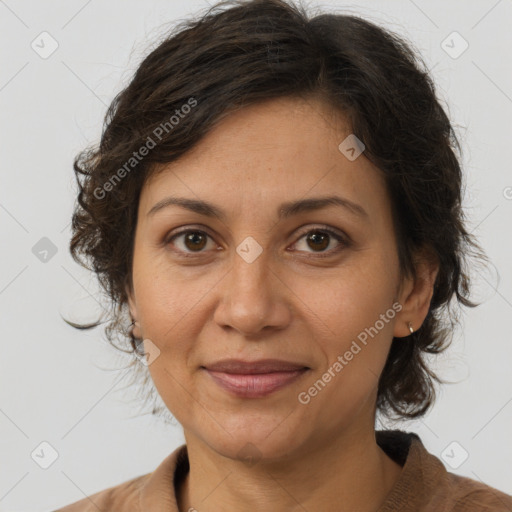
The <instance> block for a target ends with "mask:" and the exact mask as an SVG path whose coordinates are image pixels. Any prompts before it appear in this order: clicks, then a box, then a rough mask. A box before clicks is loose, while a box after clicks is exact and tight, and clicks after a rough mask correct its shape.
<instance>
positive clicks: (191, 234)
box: [165, 229, 211, 256]
mask: <svg viewBox="0 0 512 512" xmlns="http://www.w3.org/2000/svg"><path fill="white" fill-rule="evenodd" d="M209 238H210V239H211V237H210V236H209V235H208V234H207V233H205V232H204V231H199V230H190V229H189V230H187V231H181V232H180V233H176V234H174V235H173V236H171V237H170V238H169V239H168V240H166V242H165V243H166V244H170V245H174V246H175V247H176V250H177V252H180V253H184V255H185V256H187V255H189V254H193V253H198V254H200V253H201V252H205V251H203V249H204V248H205V247H206V246H207V244H208V239H209Z"/></svg>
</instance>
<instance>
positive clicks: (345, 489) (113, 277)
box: [61, 0, 512, 512]
mask: <svg viewBox="0 0 512 512" xmlns="http://www.w3.org/2000/svg"><path fill="white" fill-rule="evenodd" d="M223 7H224V4H222V8H221V5H220V4H219V5H218V6H217V7H215V8H213V9H212V10H211V11H210V12H209V13H208V14H207V15H205V16H204V17H203V18H201V19H199V20H197V21H194V22H190V23H189V24H188V25H186V26H183V27H181V29H180V30H179V31H178V32H176V33H175V34H173V35H172V36H170V37H169V38H168V39H167V40H165V41H164V42H162V43H161V44H160V45H159V46H158V47H157V48H156V49H155V50H154V51H152V52H151V53H150V55H148V56H147V58H146V59H145V60H144V61H143V62H142V64H141V65H140V67H139V68H138V70H137V72H136V74H135V76H134V78H133V80H132V82H131V83H130V84H129V85H128V87H127V88H126V89H125V90H124V91H122V92H121V93H120V94H119V95H118V96H117V97H116V98H115V100H114V101H113V103H112V105H111V107H110V109H109V111H108V114H107V118H106V126H105V130H104V133H103V136H102V140H101V144H100V146H99V147H98V148H97V149H95V150H90V151H85V152H83V153H82V154H81V155H79V156H78V157H77V159H76V161H75V171H76V173H77V178H78V182H79V185H80V193H79V202H78V203H79V204H78V206H77V209H76V211H75V213H74V216H73V238H72V241H71V251H72V254H73V256H74V257H75V259H76V260H77V261H79V262H81V263H83V264H84V265H86V262H85V261H86V260H88V262H89V264H90V268H92V269H93V270H94V271H95V272H96V273H97V275H98V278H99V279H100V282H101V283H102V285H103V286H104V287H105V289H106V290H107V292H108V293H109V295H110V297H111V298H112V305H113V307H114V308H115V309H114V312H115V315H114V318H113V320H112V322H111V324H110V325H109V328H108V329H107V333H108V335H109V337H110V339H112V338H113V335H114V333H123V332H126V334H127V337H128V338H129V339H130V340H131V347H132V349H133V352H134V354H135V355H137V356H138V357H134V362H136V363H138V364H139V367H140V369H141V370H142V371H149V373H150V375H151V379H152V381H153V383H154V385H155V387H156V389H157V391H158V393H159V395H160V396H161V398H162V400H163V402H164V403H165V405H166V407H167V408H168V410H169V411H170V412H172V414H173V415H174V416H175V417H176V418H177V419H178V421H179V422H180V423H181V425H182V426H183V429H184V435H185V439H186V444H185V445H183V446H181V447H179V448H178V449H176V451H174V452H173V453H172V454H170V455H168V456H167V458H166V459H165V460H164V461H163V462H162V463H161V465H160V466H159V467H158V468H157V469H156V470H155V471H154V472H152V473H150V474H147V475H143V476H140V477H138V478H135V479H133V480H130V481H128V482H125V483H123V484H121V485H118V486H116V487H114V488H110V489H107V490H104V491H101V492H99V493H97V494H95V495H93V496H90V497H89V498H86V499H84V500H81V501H79V502H77V503H75V504H73V505H69V506H67V507H64V508H62V509H61V510H62V511H66V512H73V511H86V510H91V511H92V510H102V511H103V510H105V511H107V510H108V511H124V510H126V511H128V510H130V511H132V510H140V511H152V512H154V511H162V512H163V511H168V512H170V511H179V512H184V511H195V510H197V511H199V512H203V511H204V512H207V511H232V510H233V511H234V510H237V511H240V510H244V511H295V510H297V511H298V510H300V511H303V510H309V511H316V510H322V511H340V510H343V511H376V510H378V511H380V512H384V511H395V510H404V511H405V510H408V511H423V510H424V511H427V510H432V511H436V512H437V511H448V510H454V511H455V510H456V511H469V510H471V511H474V510H478V511H481V510H486V511H487V510H489V511H490V510H493V511H494V510H503V511H505V510H512V497H510V496H508V495H506V494H504V493H503V492H500V491H498V490H497V489H493V488H491V487H489V486H486V485H484V484H482V483H479V482H477V481H474V480H470V479H468V478H464V477H461V476H457V475H455V474H452V473H448V472H447V471H446V470H445V468H444V466H443V465H442V463H441V461H440V460H439V459H437V458H436V457H435V456H433V455H431V454H429V453H428V452H427V451H426V450H425V448H424V446H423V445H422V443H421V440H420V438H419V437H418V436H417V435H415V434H413V433H406V432H402V431H376V430H375V421H376V413H377V412H379V413H380V414H383V415H387V416H389V417H398V418H419V417H421V416H422V415H424V414H425V413H426V411H427V410H428V409H429V407H430V406H431V405H432V404H433V401H434V397H435V393H434V386H433V384H434V381H436V380H437V381H440V379H439V378H438V377H437V376H436V375H435V374H434V372H433V371H432V370H431V369H430V368H429V367H428V365H427V363H426V361H425V355H426V354H436V353H439V352H441V351H442V350H443V349H444V348H446V346H447V345H448V343H449V341H450V331H449V330H448V329H447V328H446V327H445V322H446V320H447V319H448V320H450V321H451V322H452V323H453V321H454V318H455V317H454V313H453V312H452V311H451V310H449V309H448V303H449V301H450V299H451V298H452V297H453V296H455V299H456V300H457V301H458V302H459V303H460V304H462V305H465V306H471V307H473V306H475V305H476V304H475V303H473V302H471V301H470V300H469V278H468V276H467V274H466V272H465V264H466V258H467V257H468V256H469V255H476V256H477V257H479V258H485V256H484V255H483V254H482V252H481V250H480V249H479V246H478V244H477V243H476V242H475V241H474V240H473V239H472V237H471V236H470V234H469V233H468V232H467V231H466V229H465V226H464V222H463V212H462V208H461V181H462V176H461V169H460V166H459V161H458V158H457V156H456V153H455V147H456V146H457V141H456V138H455V136H454V134H453V131H452V127H451V125H450V122H449V120H448V118H447V116H446V114H445V112H444V111H443V109H442V107H441V106H440V104H439V103H438V101H437V99H436V95H435V90H434V86H433V84H432V82H431V79H430V78H429V76H428V74H427V73H426V72H425V70H424V67H423V66H422V64H421V61H420V60H419V59H418V58H417V57H415V55H414V54H413V52H412V50H411V49H410V48H409V47H408V45H407V44H406V43H405V42H403V41H402V40H401V39H399V38H398V37H396V36H395V35H393V34H391V33H388V32H386V31H384V30H383V29H381V28H379V27H377V26H375V25H373V24H371V23H369V22H367V21H364V20H362V19H359V18H356V17H352V16H333V15H320V16H317V17H313V18H309V17H308V15H307V13H305V12H304V11H302V10H301V9H299V8H297V7H295V6H293V5H292V4H291V3H286V2H284V1H281V0H253V1H249V2H243V3H240V2H239V3H237V4H234V5H230V6H229V8H227V9H224V8H223ZM128 313H129V315H130V317H131V319H130V320H129V321H127V314H128ZM128 327H130V331H129V332H128V331H127V329H128ZM142 347H143V350H144V353H145V359H144V358H142V357H140V354H139V352H140V351H141V350H142ZM140 362H143V363H144V364H140Z"/></svg>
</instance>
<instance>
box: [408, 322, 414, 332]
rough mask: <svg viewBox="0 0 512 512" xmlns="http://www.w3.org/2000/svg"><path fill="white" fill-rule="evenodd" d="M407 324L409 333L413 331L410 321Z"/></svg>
mask: <svg viewBox="0 0 512 512" xmlns="http://www.w3.org/2000/svg"><path fill="white" fill-rule="evenodd" d="M407 325H408V326H409V331H411V334H412V333H413V332H414V329H413V328H412V324H411V322H409V323H408V324H407Z"/></svg>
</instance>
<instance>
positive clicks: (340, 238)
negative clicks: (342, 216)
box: [164, 226, 351, 258]
mask: <svg viewBox="0 0 512 512" xmlns="http://www.w3.org/2000/svg"><path fill="white" fill-rule="evenodd" d="M313 232H319V233H325V234H327V235H329V236H331V237H332V238H334V239H335V240H336V241H337V242H339V244H340V245H339V246H338V247H337V248H335V249H331V250H330V251H327V252H321V253H314V252H313V253H310V254H313V255H314V256H313V257H315V258H328V257H332V256H333V255H335V254H337V253H338V252H340V251H341V250H343V249H344V248H348V247H350V245H351V240H350V239H349V237H348V236H346V235H341V234H339V233H338V232H336V231H333V230H332V229H330V228H329V227H327V226H320V227H315V228H310V229H308V230H307V231H304V232H302V233H301V234H300V236H299V238H298V239H297V242H298V241H299V240H301V239H302V238H303V237H304V236H305V235H308V234H309V233H313ZM189 233H200V234H202V235H206V236H207V237H209V238H212V237H211V236H210V235H209V234H208V233H207V232H206V231H203V230H200V229H191V228H187V229H184V230H182V231H178V232H177V233H174V234H173V235H172V236H169V237H167V238H166V239H165V241H164V244H165V245H166V246H167V245H169V244H170V243H171V242H173V241H174V240H175V239H176V238H178V237H179V236H182V235H187V234H189ZM297 242H295V243H294V245H295V244H296V243H297ZM177 252H179V253H181V256H182V257H184V258H196V257H199V256H200V255H201V254H203V251H199V252H195V253H194V252H188V253H187V252H184V251H181V250H179V249H178V251H177Z"/></svg>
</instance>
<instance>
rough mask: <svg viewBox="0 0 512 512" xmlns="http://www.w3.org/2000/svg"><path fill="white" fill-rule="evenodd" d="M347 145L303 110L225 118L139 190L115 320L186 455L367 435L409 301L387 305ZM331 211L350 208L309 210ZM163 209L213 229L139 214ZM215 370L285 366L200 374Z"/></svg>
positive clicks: (394, 294)
mask: <svg viewBox="0 0 512 512" xmlns="http://www.w3.org/2000/svg"><path fill="white" fill-rule="evenodd" d="M348 135H350V129H349V127H348V126H346V125H344V122H343V118H342V117H341V116H340V115H339V114H337V117H336V116H335V114H334V113H333V110H332V108H329V107H327V106H325V105H324V104H322V103H320V102H317V101H316V100H311V101H309V102H305V101H303V100H299V99H292V98H285V99H278V100H271V101H267V102H265V103H261V104H259V105H257V106H252V107H248V108H244V109H242V110H240V111H238V112H236V113H234V114H232V115H230V116H228V117H226V118H224V120H223V121H222V122H221V123H220V124H219V125H217V127H216V128H215V129H213V131H211V132H210V133H209V135H208V136H206V137H205V138H204V139H203V140H202V141H201V142H200V143H199V144H198V145H197V146H196V148H194V150H192V151H191V152H189V153H188V154H186V155H185V156H184V157H183V158H182V159H181V160H180V161H179V162H174V163H172V164H170V165H167V166H166V167H165V169H164V170H163V172H161V173H160V174H159V175H157V176H155V177H154V179H151V180H150V181H148V182H147V183H146V185H145V187H144V189H143V191H142V194H141V198H140V203H139V211H138V224H137V229H136V236H135V247H134V261H133V292H131V297H130V308H131V312H132V315H133V316H134V318H135V319H137V320H138V322H139V324H140V330H139V331H135V335H136V336H140V337H142V338H144V339H145V340H146V341H145V348H146V350H148V351H149V352H150V353H152V354H153V355H152V356H150V361H149V362H150V364H149V370H150V373H151V375H152V378H153V380H154V383H155V385H156V388H157V389H158V392H159V393H160V395H161V397H162V398H163V400H164V402H165V403H166V405H167V407H168V408H169V410H170V411H171V412H172V414H173V415H174V416H175V417H176V418H177V419H178V421H179V422H180V423H181V424H182V426H183V428H184V431H185V435H186V437H187V442H190V440H192V439H194V440H196V441H197V442H199V443H204V444H206V445H207V446H208V447H210V448H211V449H213V450H215V451H216V452H218V453H221V454H223V455H225V456H227V457H231V458H241V457H243V456H247V453H246V452H247V450H249V448H247V446H248V443H251V444H252V445H254V446H252V447H251V448H250V450H253V451H257V452H258V455H259V456H260V455H261V456H263V457H269V458H272V457H275V458H278V457H281V456H283V455H284V454H286V455H292V454H294V453H297V454H298V453H304V450H311V449H315V448H318V446H320V445H322V444H331V443H332V442H333V441H334V440H335V439H336V438H338V437H339V436H340V435H343V433H349V432H356V431H360V430H361V429H373V426H374V423H373V422H374V410H375V400H376V393H377V383H378V378H379V375H380V374H381V371H382V369H383V366H384V363H385V361H386V356H387V354H388V350H389V348H390V344H391V341H392V338H393V336H400V337H401V336H406V335H407V334H408V330H407V321H409V320H411V319H410V318H407V317H405V316H404V313H405V310H402V312H401V313H400V312H398V311H399V310H400V308H401V305H400V304H401V303H402V300H405V299H406V298H407V297H406V294H407V293H408V292H410V290H411V288H410V287H408V286H405V287H404V288H403V289H402V290H400V291H399V284H400V283H399V269H398V255H397V252H396V245H395V244H396V241H395V234H394V229H393V225H392V218H391V205H390V200H389V197H388V195H387V192H386V188H385V184H384V181H383V178H382V177H381V175H380V174H379V172H378V171H377V169H376V168H375V167H374V166H373V165H372V164H371V163H370V162H369V161H368V160H367V159H366V158H365V156H364V153H363V154H362V155H360V156H359V157H357V158H355V159H353V156H354V155H356V154H357V153H354V152H351V151H350V148H349V147H348V148H347V147H345V146H342V149H343V151H342V150H340V149H339V147H338V146H339V145H340V143H341V142H342V141H344V139H345V138H346V137H347V136H348ZM345 144H347V145H348V146H350V144H349V142H347V143H345ZM355 149H357V148H355ZM347 150H348V151H347ZM348 157H350V158H348ZM334 196H339V197H340V198H343V199H344V200H347V201H351V202H352V203H355V204H357V205H358V206H357V207H354V208H352V209H350V208H348V207H345V206H343V205H341V204H335V203H334V202H332V203H331V204H329V205H325V204H324V205H322V204H321V202H320V201H319V203H318V204H317V205H316V206H317V207H315V208H310V207H309V206H311V207H313V206H315V205H314V203H312V202H311V200H314V199H320V198H322V199H323V198H327V197H334ZM170 197H173V198H179V199H180V200H182V199H184V200H188V201H190V203H189V204H191V203H192V202H194V204H196V205H197V204H199V202H205V203H208V205H211V207H212V208H213V209H214V211H215V212H217V213H218V214H219V216H215V215H213V214H211V210H210V208H207V207H206V206H203V207H201V208H194V211H192V210H191V209H189V208H186V207H184V206H179V205H177V204H170V205H168V206H165V207H162V208H158V209H156V210H154V211H153V212H151V210H152V208H153V207H154V206H155V205H157V204H158V203H160V202H161V201H165V200H166V199H168V198H170ZM303 201H308V203H304V205H303V206H300V204H301V202H303ZM296 202H297V203H298V204H299V206H297V207H295V208H293V207H290V205H291V204H292V203H296ZM308 205H309V206H308ZM318 206H321V207H318ZM358 210H360V211H358ZM315 230H317V231H316V233H315ZM178 232H179V233H180V234H178ZM184 233H185V234H184ZM338 236H339V239H337V237H338ZM171 238H172V240H171ZM399 292H400V295H399ZM404 294H405V295H404ZM415 327H416V326H415ZM147 340H150V341H147ZM363 340H364V341H363ZM404 343H406V341H404ZM155 346H156V347H157V349H155V348H154V347H155ZM158 351H159V352H158ZM155 356H156V357H155ZM226 359H236V360H241V361H245V362H255V361H256V362H257V361H261V360H263V359H277V360H281V361H285V362H288V363H292V364H293V365H296V366H295V371H292V370H293V368H288V367H283V368H281V370H283V371H281V372H276V373H273V374H270V372H271V371H272V370H274V371H275V370H276V369H277V368H275V367H274V368H269V367H265V368H264V367H260V368H259V371H260V372H263V373H267V374H266V375H261V374H260V375H259V376H256V375H254V372H255V371H257V370H255V369H254V368H249V367H246V368H245V374H244V375H238V376H234V375H233V374H231V375H229V374H226V373H222V372H220V373H215V372H213V370H208V368H210V369H211V368H212V365H213V364H214V363H217V362H219V361H222V360H226ZM340 367H341V368H340ZM297 368H306V369H305V370H297ZM224 370H225V372H230V371H231V372H232V371H235V373H240V372H241V371H243V370H238V369H236V368H231V370H230V369H227V368H224ZM251 373H252V375H251Z"/></svg>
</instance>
